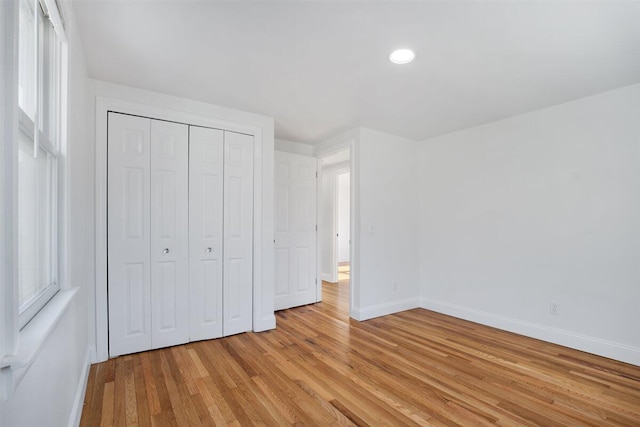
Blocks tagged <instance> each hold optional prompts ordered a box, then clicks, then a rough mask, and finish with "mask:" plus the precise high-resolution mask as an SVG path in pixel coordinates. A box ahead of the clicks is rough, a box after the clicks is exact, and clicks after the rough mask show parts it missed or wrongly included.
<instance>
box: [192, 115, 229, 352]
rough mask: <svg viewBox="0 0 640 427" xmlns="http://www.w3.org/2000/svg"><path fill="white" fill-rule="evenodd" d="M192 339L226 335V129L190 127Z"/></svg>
mask: <svg viewBox="0 0 640 427" xmlns="http://www.w3.org/2000/svg"><path fill="white" fill-rule="evenodd" d="M189 129H190V130H189V273H190V274H189V280H190V310H189V311H190V316H191V318H190V337H191V340H192V341H197V340H204V339H210V338H218V337H221V336H222V285H223V282H222V267H223V262H224V261H223V241H222V240H223V233H222V230H223V224H222V218H223V209H222V207H223V191H224V190H223V182H224V167H223V165H224V131H222V130H218V129H209V128H202V127H197V126H190V128H189Z"/></svg>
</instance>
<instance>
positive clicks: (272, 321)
mask: <svg viewBox="0 0 640 427" xmlns="http://www.w3.org/2000/svg"><path fill="white" fill-rule="evenodd" d="M275 328H276V316H274V315H273V314H271V315H269V316H265V317H263V318H262V319H260V320H259V321H258V322H256V324H255V325H253V331H254V332H262V331H269V330H271V329H275Z"/></svg>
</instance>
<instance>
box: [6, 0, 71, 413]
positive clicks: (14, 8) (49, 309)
mask: <svg viewBox="0 0 640 427" xmlns="http://www.w3.org/2000/svg"><path fill="white" fill-rule="evenodd" d="M40 3H41V5H42V9H43V11H44V13H45V15H48V17H49V20H50V21H51V22H52V23H53V26H54V30H55V32H56V34H57V36H58V40H59V42H60V45H59V52H58V53H59V61H58V62H59V68H58V69H57V73H58V77H57V79H58V81H59V87H58V89H57V97H58V106H57V110H58V116H57V120H56V121H57V129H56V130H55V132H56V133H55V135H56V136H57V146H56V144H54V143H52V142H51V141H48V138H47V137H46V135H43V134H42V132H40V131H39V127H38V131H39V132H38V136H37V137H38V139H39V148H42V149H44V150H45V151H46V152H49V153H52V154H54V155H55V157H56V159H57V160H56V163H57V170H56V171H55V172H54V179H55V180H56V181H57V182H56V183H55V188H56V189H57V190H56V193H55V208H53V212H52V216H53V218H52V219H51V220H52V223H51V224H52V225H51V227H52V229H53V230H55V233H56V234H57V235H56V236H55V238H56V241H57V245H55V246H54V247H52V252H55V254H54V256H55V261H52V269H53V270H54V272H55V274H56V277H57V280H56V283H57V285H56V287H57V288H59V289H60V291H58V290H57V289H55V290H53V289H52V290H49V291H48V292H52V291H53V292H52V293H51V294H50V295H52V296H53V297H52V298H51V297H48V296H47V295H43V296H42V297H41V298H42V299H44V300H48V302H46V301H45V303H44V306H42V307H41V308H40V309H38V310H35V309H31V310H32V311H33V312H34V313H33V315H34V317H33V318H32V319H31V321H29V322H28V323H26V326H24V327H22V326H21V319H20V315H19V311H20V309H19V307H18V153H19V149H18V144H19V142H18V140H19V135H20V132H26V133H25V135H29V133H30V134H31V136H33V134H34V130H35V127H34V126H33V123H34V121H33V120H31V119H30V118H28V117H27V118H26V120H25V117H24V116H26V114H24V113H23V112H22V110H21V109H20V108H19V104H18V78H19V77H18V75H19V70H18V69H19V66H18V63H19V57H18V37H19V7H20V5H19V3H18V1H0V95H1V96H0V204H1V205H2V209H0V402H2V401H4V400H7V399H8V398H9V397H10V396H11V394H12V393H13V391H14V390H15V389H16V387H17V386H18V384H19V383H20V381H21V380H22V378H24V376H25V374H26V373H27V371H28V370H29V368H30V366H31V364H32V363H33V362H34V360H36V358H37V355H38V353H39V351H40V349H41V348H42V346H43V344H44V343H45V341H46V339H47V337H48V336H50V335H51V333H52V331H53V330H54V328H55V327H56V325H57V324H58V322H59V320H60V319H61V318H62V316H63V314H64V313H65V312H66V311H67V307H69V305H70V303H71V301H72V300H73V298H74V296H75V295H76V294H77V291H78V288H71V287H70V286H69V284H68V283H67V282H66V276H67V274H66V270H67V252H66V250H67V249H66V248H67V236H66V234H67V232H68V225H67V217H68V215H67V203H68V200H67V194H68V179H67V171H66V168H65V164H66V155H67V141H66V140H67V88H68V45H67V39H66V35H65V33H64V26H63V20H62V17H61V14H60V10H59V9H58V4H57V2H56V0H40ZM34 148H35V147H34ZM22 322H25V320H24V319H22Z"/></svg>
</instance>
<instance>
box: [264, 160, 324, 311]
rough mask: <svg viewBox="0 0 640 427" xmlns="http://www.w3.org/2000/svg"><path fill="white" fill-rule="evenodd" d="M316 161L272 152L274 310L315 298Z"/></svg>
mask: <svg viewBox="0 0 640 427" xmlns="http://www.w3.org/2000/svg"><path fill="white" fill-rule="evenodd" d="M316 172H317V160H316V159H315V158H313V157H307V156H301V155H298V154H291V153H284V152H281V151H276V152H275V301H274V307H275V309H276V310H282V309H285V308H289V307H296V306H300V305H305V304H310V303H314V302H316V301H317V298H316V287H317V280H316V271H317V270H316V260H317V258H316V238H317V231H316V224H317V222H316V215H317V210H316V193H317V186H316Z"/></svg>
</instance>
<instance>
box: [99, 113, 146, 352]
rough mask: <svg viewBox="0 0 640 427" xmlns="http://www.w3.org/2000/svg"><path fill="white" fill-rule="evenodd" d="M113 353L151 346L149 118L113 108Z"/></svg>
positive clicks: (110, 157) (110, 228)
mask: <svg viewBox="0 0 640 427" xmlns="http://www.w3.org/2000/svg"><path fill="white" fill-rule="evenodd" d="M108 120H109V125H108V129H109V141H108V147H107V151H108V167H107V169H108V171H107V173H108V176H109V180H108V188H107V193H108V195H107V198H108V208H107V227H108V252H107V256H108V275H109V353H110V354H111V356H117V355H119V354H124V353H134V352H137V351H143V350H148V349H150V348H151V253H150V251H149V248H150V246H151V214H150V212H151V209H150V203H151V176H150V167H151V163H150V152H149V149H150V141H151V122H150V120H148V119H143V118H140V117H132V116H126V115H122V114H114V113H109V119H108Z"/></svg>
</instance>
